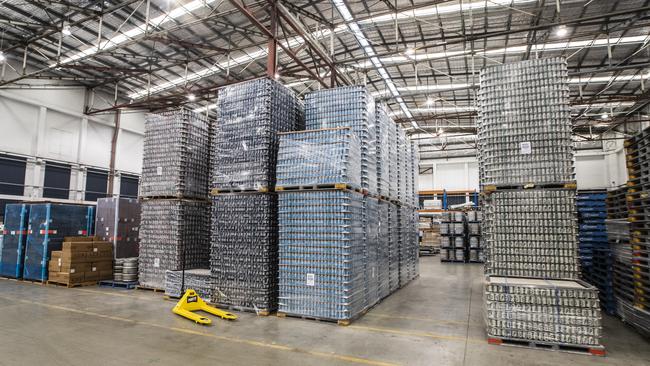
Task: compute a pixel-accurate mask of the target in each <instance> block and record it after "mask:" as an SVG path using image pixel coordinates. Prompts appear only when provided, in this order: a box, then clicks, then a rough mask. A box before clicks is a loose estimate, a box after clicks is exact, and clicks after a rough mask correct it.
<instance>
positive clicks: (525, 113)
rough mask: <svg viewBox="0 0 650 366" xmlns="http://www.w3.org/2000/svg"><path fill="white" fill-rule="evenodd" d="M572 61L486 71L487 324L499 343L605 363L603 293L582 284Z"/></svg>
mask: <svg viewBox="0 0 650 366" xmlns="http://www.w3.org/2000/svg"><path fill="white" fill-rule="evenodd" d="M567 79H568V78H567V66H566V61H565V60H564V59H562V58H550V59H535V60H529V61H523V62H518V63H513V64H505V65H499V66H491V67H488V68H486V69H484V70H482V71H481V79H480V91H479V106H480V112H479V119H478V149H479V175H480V182H481V188H482V190H483V192H484V199H483V202H482V204H483V207H482V212H483V221H482V225H481V231H482V234H483V239H484V242H485V244H486V247H487V249H486V265H485V272H486V275H487V277H486V282H485V288H484V290H485V293H484V296H485V319H486V325H487V333H488V340H489V341H490V342H491V343H503V342H524V343H525V344H531V343H532V344H535V343H540V344H551V345H555V346H557V347H559V346H575V347H584V348H586V349H587V350H588V351H589V352H592V351H593V352H595V353H599V352H601V351H602V347H601V346H600V336H601V313H600V304H599V298H598V290H597V289H596V288H595V287H593V286H590V285H587V284H586V283H583V282H580V281H578V278H579V273H580V272H579V265H578V245H577V227H576V225H577V212H576V203H575V199H576V191H575V188H576V187H575V176H574V170H573V169H574V168H573V164H574V155H573V154H574V152H573V140H572V133H571V131H572V124H571V119H570V113H569V90H568V80H567Z"/></svg>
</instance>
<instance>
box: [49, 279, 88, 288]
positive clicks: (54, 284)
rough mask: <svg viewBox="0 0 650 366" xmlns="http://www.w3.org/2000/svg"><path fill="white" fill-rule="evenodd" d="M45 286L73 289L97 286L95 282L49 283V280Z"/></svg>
mask: <svg viewBox="0 0 650 366" xmlns="http://www.w3.org/2000/svg"><path fill="white" fill-rule="evenodd" d="M47 284H48V285H52V286H58V287H67V288H73V287H85V286H97V281H87V282H75V283H69V282H60V281H50V280H48V281H47Z"/></svg>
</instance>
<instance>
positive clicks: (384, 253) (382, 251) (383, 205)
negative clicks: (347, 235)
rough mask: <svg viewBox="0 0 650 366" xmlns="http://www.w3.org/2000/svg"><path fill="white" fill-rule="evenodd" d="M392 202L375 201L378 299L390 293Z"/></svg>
mask: <svg viewBox="0 0 650 366" xmlns="http://www.w3.org/2000/svg"><path fill="white" fill-rule="evenodd" d="M390 205H392V203H390V202H387V201H384V200H380V201H379V202H378V203H377V213H378V218H379V228H378V238H377V251H378V255H377V257H378V264H377V268H378V269H377V276H378V277H379V278H378V281H379V299H383V298H385V297H387V296H388V295H390V293H391V290H390V279H389V273H390V268H389V267H390V265H389V251H390V248H389V247H390V245H391V244H390V243H391V242H390V239H391V238H390V221H389V217H390V216H389V210H390V208H389V207H390Z"/></svg>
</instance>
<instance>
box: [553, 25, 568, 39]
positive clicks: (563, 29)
mask: <svg viewBox="0 0 650 366" xmlns="http://www.w3.org/2000/svg"><path fill="white" fill-rule="evenodd" d="M568 33H569V29H568V28H567V27H565V26H563V25H561V26H559V27H557V29H556V30H555V35H556V36H558V37H564V36H566V35H567V34H568Z"/></svg>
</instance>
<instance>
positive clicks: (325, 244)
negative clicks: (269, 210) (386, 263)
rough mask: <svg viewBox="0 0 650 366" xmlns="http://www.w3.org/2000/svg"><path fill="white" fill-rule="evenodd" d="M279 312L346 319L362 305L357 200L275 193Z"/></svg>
mask: <svg viewBox="0 0 650 366" xmlns="http://www.w3.org/2000/svg"><path fill="white" fill-rule="evenodd" d="M278 206H279V209H278V221H279V227H280V229H279V232H280V235H279V238H280V242H279V289H280V296H279V312H281V313H285V314H290V315H298V316H307V317H315V318H319V319H327V320H349V319H353V318H355V317H356V316H358V315H359V314H360V313H361V312H362V311H363V310H364V309H365V308H366V306H367V302H366V283H365V277H366V264H367V262H366V258H364V256H365V243H364V241H365V240H364V236H365V234H364V222H363V220H362V210H363V195H362V194H360V193H357V192H354V191H349V190H307V191H291V192H280V193H279V194H278Z"/></svg>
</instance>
